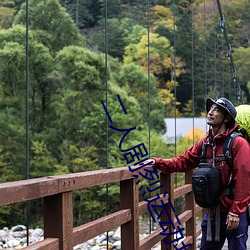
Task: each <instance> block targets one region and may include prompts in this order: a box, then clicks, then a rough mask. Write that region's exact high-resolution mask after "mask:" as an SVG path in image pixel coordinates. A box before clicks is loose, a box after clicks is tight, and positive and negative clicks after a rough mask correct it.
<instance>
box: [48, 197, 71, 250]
mask: <svg viewBox="0 0 250 250" xmlns="http://www.w3.org/2000/svg"><path fill="white" fill-rule="evenodd" d="M44 238H59V246H60V250H72V249H73V211H72V192H66V193H60V194H56V195H52V196H47V197H45V198H44Z"/></svg>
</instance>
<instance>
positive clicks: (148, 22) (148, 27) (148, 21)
mask: <svg viewBox="0 0 250 250" xmlns="http://www.w3.org/2000/svg"><path fill="white" fill-rule="evenodd" d="M147 9H148V17H147V29H148V154H149V158H150V155H151V152H150V122H151V121H150V0H147ZM150 198H151V193H150ZM151 228H152V219H151V216H149V233H150V234H151Z"/></svg>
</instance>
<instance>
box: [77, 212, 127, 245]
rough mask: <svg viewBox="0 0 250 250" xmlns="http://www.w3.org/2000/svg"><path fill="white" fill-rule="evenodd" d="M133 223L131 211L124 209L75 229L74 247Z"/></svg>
mask: <svg viewBox="0 0 250 250" xmlns="http://www.w3.org/2000/svg"><path fill="white" fill-rule="evenodd" d="M128 221H131V211H130V209H123V210H120V211H118V212H116V213H112V214H110V215H107V216H104V217H102V218H100V219H97V220H94V221H91V222H89V223H86V224H84V225H81V226H78V227H75V228H74V229H73V238H74V240H73V242H74V246H75V245H77V244H80V243H83V242H85V241H87V240H89V239H92V238H94V237H95V236H97V235H100V234H101V233H105V232H108V231H109V230H112V229H114V228H115V227H118V226H120V225H123V224H124V223H126V222H128Z"/></svg>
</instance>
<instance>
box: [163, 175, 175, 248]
mask: <svg viewBox="0 0 250 250" xmlns="http://www.w3.org/2000/svg"><path fill="white" fill-rule="evenodd" d="M160 180H161V185H163V187H162V188H161V194H164V193H165V192H167V193H168V195H169V199H170V200H171V202H172V204H174V177H173V174H168V175H165V174H163V173H161V174H160ZM165 206H166V208H167V211H168V214H167V213H166V212H163V214H162V216H161V222H170V221H174V218H175V214H174V211H173V209H172V207H171V205H170V203H167V204H166V205H165ZM168 216H170V218H169V217H168ZM173 232H174V228H173V227H171V226H170V227H169V233H170V234H172V233H173ZM173 240H174V235H173V234H172V235H170V236H167V237H166V238H165V242H171V241H173ZM165 242H164V240H162V241H161V248H162V249H165V248H166V243H165ZM169 250H174V246H173V245H171V246H170V247H169Z"/></svg>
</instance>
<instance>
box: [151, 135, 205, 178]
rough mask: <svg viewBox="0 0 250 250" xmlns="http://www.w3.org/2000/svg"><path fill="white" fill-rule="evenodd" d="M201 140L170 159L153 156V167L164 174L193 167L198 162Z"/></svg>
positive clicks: (184, 170)
mask: <svg viewBox="0 0 250 250" xmlns="http://www.w3.org/2000/svg"><path fill="white" fill-rule="evenodd" d="M201 147H202V140H200V141H198V142H197V143H196V144H195V145H193V146H192V147H190V148H189V149H187V150H186V151H185V152H184V154H182V155H180V156H178V157H175V158H170V159H162V158H157V157H154V160H155V167H156V168H157V169H159V170H160V171H161V172H163V173H165V174H169V173H173V172H186V171H189V170H191V169H194V168H196V167H197V166H198V164H199V163H200V155H201Z"/></svg>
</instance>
